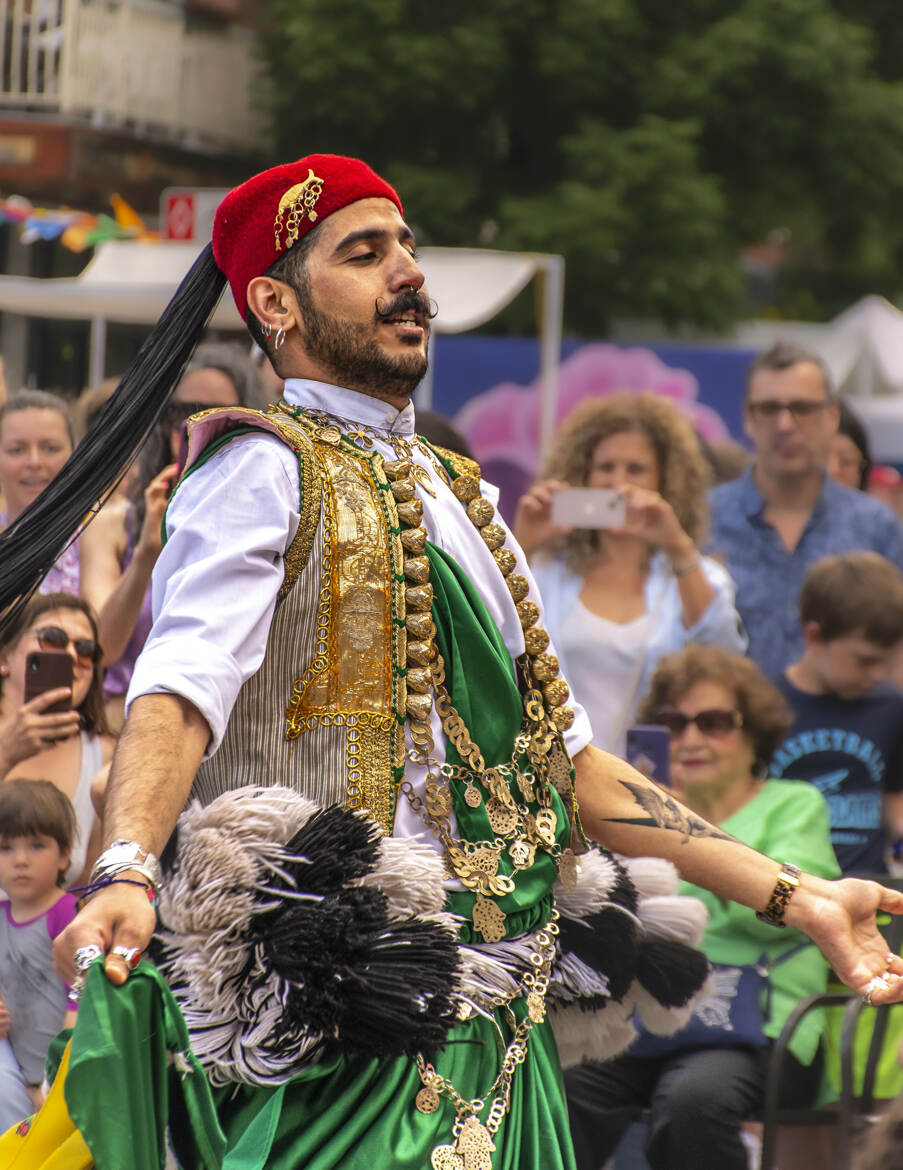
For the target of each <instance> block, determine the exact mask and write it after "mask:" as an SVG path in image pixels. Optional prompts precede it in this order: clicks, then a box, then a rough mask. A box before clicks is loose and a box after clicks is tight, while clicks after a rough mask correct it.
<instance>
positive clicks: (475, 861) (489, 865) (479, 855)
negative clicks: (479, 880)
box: [464, 845, 499, 877]
mask: <svg viewBox="0 0 903 1170" xmlns="http://www.w3.org/2000/svg"><path fill="white" fill-rule="evenodd" d="M464 856H465V858H466V862H467V864H468V865H469V866H470V868H471V869H474V870H476V872H477V873H485V874H486V875H487V876H489V877H494V876H495V875H496V873H498V868H499V850H498V849H497V848H493V847H491V846H489V845H478V846H477V848H476V849H471V850H469V851H468V852H467V853H466V854H465V855H464Z"/></svg>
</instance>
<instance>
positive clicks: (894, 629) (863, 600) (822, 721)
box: [770, 552, 903, 874]
mask: <svg viewBox="0 0 903 1170" xmlns="http://www.w3.org/2000/svg"><path fill="white" fill-rule="evenodd" d="M800 617H801V620H802V626H803V636H804V642H805V649H804V651H803V656H802V658H801V659H800V660H799V661H798V662H794V663H792V664H791V665H790V666H788V667H787V669H786V671H785V672H784V674H783V675H781V676H780V677H779V678H778V679H776V680H775V682H776V683H777V686H778V688H779V690H780V691H781V693H782V694H783V695H784V697H785V699H786V700H787V702H788V704H789V706H790V709H791V710H792V711H793V714H794V717H795V718H794V724H793V727H792V728H791V730H790V733H789V734H788V736H787V738H786V739H785V740H784V742H783V743H782V744H781V746H780V748H779V749H778V751H777V754H776V755H775V757H774V760H773V762H772V767H771V773H770V774H771V775H772V776H775V777H779V778H780V777H783V778H786V779H798V780H808V781H809V782H810V783H811V784H814V785H815V786H816V788H818V790H819V791H820V792H821V794H822V795H823V796H824V798H825V800H826V801H827V803H828V810H829V813H830V817H831V840H832V842H833V844H834V851H835V853H836V854H837V861H838V864H839V865H840V868H841V869H842V870H843V872H844V874H851V873H857V874H866V873H884V872H885V871H886V866H885V861H884V854H885V848H886V841H887V840H888V839H890V840H896V839H898V838H900V837H903V691H901V690H900V688H899V687H896V686H894V685H893V684H891V683H889V682H888V681H887V675H888V671H889V669H890V665H891V661H892V659H893V657H894V654H895V653H896V651H897V649H898V647H899V645H900V642H901V639H903V577H901V575H900V572H899V570H898V569H897V568H896V567H895V566H894V565H892V564H891V563H890V561H887V560H885V559H884V557H881V556H879V555H878V554H877V553H871V552H855V553H846V554H844V555H842V556H833V557H825V558H824V559H823V560H820V561H816V563H815V564H814V565H812V567H811V568H810V569H809V571H808V573H807V574H806V577H805V580H804V582H803V588H802V593H801V594H800Z"/></svg>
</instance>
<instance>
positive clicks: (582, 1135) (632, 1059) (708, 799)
mask: <svg viewBox="0 0 903 1170" xmlns="http://www.w3.org/2000/svg"><path fill="white" fill-rule="evenodd" d="M639 718H640V720H641V721H642V722H644V723H658V724H664V725H665V726H667V727H669V728H670V730H671V776H672V784H673V787H674V789H675V792H676V795H677V796H678V797H679V798H680V799H681V800H682V801H683V802H684V803H685V804H686V805H688V806H689V807H690V808H691V809H693V810H694V811H695V812H697V813H699V814H700V815H701V816H704V817H705V818H706V819H707V820H709V821H711V822H712V823H714V824H717V825H720V826H721V827H722V828H724V829H725V830H726V831H727V832H729V833H730V834H731V835H732V836H734V837H737V838H739V840H741V841H744V842H746V844H748V845H751V846H752V847H753V848H755V849H759V850H761V851H762V852H763V853H768V854H770V855H771V856H772V857H778V858H780V857H793V858H794V861H798V862H799V864H800V865H801V866H803V867H804V868H805V869H807V870H809V871H811V872H812V873H816V874H819V875H821V876H823V877H838V876H839V873H840V871H839V869H838V867H837V862H836V860H835V857H834V851H833V849H832V846H831V840H830V836H829V832H828V810H827V806H826V805H825V802H824V800H823V798H822V796H821V795H820V793H819V792H818V791H817V790H816V789H815V788H813V787H812V785H811V784H807V783H804V782H800V781H794V780H789V781H788V780H768V779H765V775H766V768H767V766H768V762H769V761H770V759H771V757H772V755H773V753H774V751H775V749H776V747H777V745H778V744H779V743H780V742H781V739H782V737H783V735H784V734H785V731H786V728H787V727H788V726H789V724H790V714H789V712H788V710H787V708H786V706H785V704H784V700H783V699H782V697H781V695H780V694H779V693H778V691H777V690H776V689H775V688H774V687H773V686H772V685H771V683H769V682H768V681H767V679H765V677H764V676H763V675H762V674H761V672H760V671H759V669H758V667H757V666H756V665H755V664H754V663H753V662H752V661H750V660H749V659H747V658H740V657H738V656H736V655H733V654H729V653H727V652H726V651H724V650H721V649H719V648H717V647H713V646H690V647H688V648H687V649H686V650H683V651H682V652H680V653H679V654H672V655H669V656H668V657H666V658H663V659H662V660H661V662H660V663H659V666H658V668H657V669H656V671H655V674H654V675H653V677H652V681H651V689H650V692H649V695H648V697H647V699H646V701H645V703H644V705H643V707H642V708H641V710H640V714H639ZM681 893H685V894H693V895H695V896H696V897H697V898H701V899H702V900H703V901H704V902H705V904H706V906H707V908H708V912H709V922H708V927H707V929H706V933H705V937H704V939H703V943H702V949H703V950H704V951H705V953H706V954H707V955H708V957H709V958H710V959H711V960H712V961H713V962H715V963H726V964H737V965H746V964H755V963H757V962H758V961H759V960H760V959H761V958H762V957H763V956H764V958H765V959H766V961H767V962H773V961H774V960H775V959H778V958H780V957H781V956H782V955H784V954H785V953H787V952H789V951H794V953H793V954H792V955H790V956H789V957H787V958H786V959H785V960H784V961H783V962H780V963H778V964H776V965H775V966H774V967H773V968H772V970H771V972H770V975H769V982H770V990H771V995H770V1010H769V1014H768V1018H767V1020H766V1022H765V1027H764V1031H765V1034H766V1036H767V1037H769V1038H771V1039H773V1038H775V1037H777V1036H778V1035H779V1033H780V1031H781V1027H782V1026H783V1024H784V1021H785V1020H786V1018H787V1016H788V1015H789V1014H790V1011H791V1010H792V1008H793V1007H794V1006H795V1004H796V1003H797V1002H798V1001H799V1000H800V999H802V998H803V997H804V996H807V995H810V994H812V993H814V992H818V991H823V990H824V987H825V979H826V975H827V964H826V963H825V960H824V959H823V958H822V956H821V954H820V953H819V952H818V950H817V949H816V948H815V947H814V946H805V945H804V946H802V947H800V944H801V943H802V944H805V943H806V942H807V939H806V938H805V936H804V935H802V934H800V933H799V932H798V931H794V930H792V929H788V930H779V931H778V930H775V929H774V927H772V926H769V925H767V924H765V923H763V922H760V921H758V920H757V918H756V916H755V914H754V913H753V911H752V910H748V909H746V908H745V907H743V906H739V905H737V904H736V903H732V902H726V901H724V900H722V899H720V898H718V897H716V896H715V895H713V894H710V893H709V892H708V891H706V890H702V889H700V888H699V887H698V886H693V885H690V884H689V883H686V882H684V883H682V884H681ZM798 947H800V949H798V950H796V949H795V948H798ZM821 1028H822V1021H821V1020H819V1019H818V1017H817V1016H815V1015H810V1016H809V1017H808V1018H807V1019H806V1021H805V1023H804V1025H803V1026H802V1027H801V1028H800V1029H799V1030H798V1032H797V1034H796V1036H795V1038H794V1040H793V1043H792V1044H791V1058H790V1059H791V1062H792V1063H793V1064H795V1067H794V1068H793V1070H792V1074H791V1075H789V1076H788V1077H787V1078H786V1084H787V1086H788V1090H789V1092H790V1093H791V1094H792V1099H788V1100H786V1102H785V1103H786V1104H788V1105H800V1106H801V1105H805V1104H808V1103H810V1102H811V1100H812V1099H813V1098H814V1096H815V1093H816V1091H817V1088H818V1084H819V1080H820V1075H821V1063H822V1062H821V1053H820V1049H819V1041H820V1035H821ZM767 1061H768V1047H766V1048H764V1049H763V1048H740V1047H729V1048H706V1049H698V1048H697V1049H694V1050H691V1051H686V1050H685V1051H680V1050H678V1051H675V1052H671V1053H670V1054H668V1055H665V1056H656V1057H643V1056H640V1055H631V1054H630V1052H628V1053H627V1054H626V1055H624V1056H622V1057H619V1058H618V1059H616V1060H613V1061H610V1062H608V1063H606V1064H598V1065H586V1066H583V1067H581V1068H577V1069H572V1070H571V1071H570V1072H569V1073H568V1074H567V1075H566V1083H567V1089H568V1108H569V1112H570V1118H571V1129H572V1133H573V1136H574V1144H575V1148H576V1152H577V1164H578V1167H579V1170H598V1168H599V1167H600V1166H602V1164H603V1163H604V1162H605V1161H606V1159H607V1158H608V1156H609V1155H610V1154H611V1152H612V1151H613V1150H614V1148H615V1147H616V1146H617V1144H618V1141H619V1139H620V1137H621V1134H622V1133H623V1131H624V1129H625V1128H626V1127H627V1126H628V1124H629V1123H630V1122H631V1121H632V1120H634V1119H635V1118H636V1116H637V1114H638V1112H639V1110H641V1109H645V1108H649V1109H650V1110H651V1120H650V1125H649V1131H648V1137H647V1141H646V1156H647V1158H648V1160H649V1164H650V1166H651V1167H652V1168H653V1170H708V1168H712V1170H716V1168H717V1170H746V1166H747V1157H746V1152H745V1149H744V1146H743V1143H742V1140H741V1137H740V1123H741V1122H742V1121H743V1120H744V1119H745V1118H747V1117H748V1116H749V1115H750V1114H751V1113H753V1112H754V1111H755V1110H756V1109H758V1108H760V1107H761V1104H762V1100H763V1095H764V1087H765V1074H766V1068H767Z"/></svg>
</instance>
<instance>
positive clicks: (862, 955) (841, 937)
mask: <svg viewBox="0 0 903 1170" xmlns="http://www.w3.org/2000/svg"><path fill="white" fill-rule="evenodd" d="M805 880H806V882H807V883H809V884H811V885H812V886H815V894H816V896H815V898H814V899H813V901H812V904H811V905H810V906H809V907H808V909H807V911H806V918H805V920H802V921H800V922H799V923H798V924H797V923H794V925H799V927H800V929H801V930H804V931H805V932H806V934H808V935H809V937H810V938H811V939H812V941H813V942H814V943H815V944H816V945H817V946H818V948H819V950H820V951H821V952H822V954H823V955H824V956H825V958H826V959H827V960H828V962H829V963H830V964H831V966H832V967H833V969H834V972H835V974H836V975H837V977H838V978H839V979H841V980H842V981H843V982H844V983H845V984H846V985H847V986H848V987H851V988H852V989H853V990H854V991H856V992H858V993H859V994H860V995H865V994H866V992H867V991H870V1002H871V1003H875V1004H880V1003H897V1002H899V1001H903V978H901V976H903V959H901V958H900V957H899V956H897V955H894V956H893V957H892V958H890V956H889V952H888V949H887V942H886V940H885V939H884V937H883V935H882V934H881V932H880V930H879V929H878V927H877V925H876V922H875V915H876V913H877V912H878V911H879V910H884V911H888V912H889V913H891V914H900V913H903V893H901V892H899V891H897V890H889V889H887V888H886V887H885V886H881V885H878V883H877V882H868V881H860V880H859V879H857V878H845V879H843V880H842V881H834V882H827V881H821V880H820V879H816V878H813V877H812V876H811V875H808V874H807V875H806V878H805ZM815 883H818V884H817V886H816V885H815ZM792 905H793V902H792V901H791V906H792ZM889 959H890V961H888V960H889ZM876 976H877V977H881V978H883V979H884V981H885V982H886V983H887V985H888V986H887V987H886V988H881V987H875V988H872V989H870V986H869V985H870V983H871V982H872V981H873V980H874V979H875V977H876Z"/></svg>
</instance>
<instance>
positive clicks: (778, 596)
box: [710, 469, 903, 678]
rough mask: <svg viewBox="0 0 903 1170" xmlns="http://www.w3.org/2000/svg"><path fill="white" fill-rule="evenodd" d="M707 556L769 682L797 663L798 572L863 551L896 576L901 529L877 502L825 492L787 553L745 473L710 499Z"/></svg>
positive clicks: (828, 482)
mask: <svg viewBox="0 0 903 1170" xmlns="http://www.w3.org/2000/svg"><path fill="white" fill-rule="evenodd" d="M710 502H711V508H712V535H711V542H710V552H711V555H712V556H714V557H716V558H718V559H719V560H721V561H723V563H724V564H725V565H726V566H727V568H728V570H729V571H730V574H731V576H732V577H733V579H734V583H735V584H736V586H737V599H736V606H737V609H738V611H739V613H740V616H741V618H742V619H743V624H744V625H745V627H746V632H747V634H748V635H749V650H748V654H749V656H750V658H753V659H754V660H755V661H756V662H757V663H758V664H759V666H760V667H761V669H762V670H763V672H764V673H765V674H766V675H767V676H768V677H769V678H774V677H776V676H777V675H779V674H780V673H781V672H782V671H783V670H784V668H785V667H786V666H788V665H789V664H790V663H791V662H795V661H797V660H798V659H799V658H800V656H801V655H802V651H803V638H802V630H801V628H800V618H799V596H800V589H801V587H802V584H803V578H804V577H805V575H806V570H807V569H808V568H809V566H810V565H811V564H812V563H813V562H814V561H817V560H819V559H820V558H821V557H826V556H832V555H835V554H837V553H845V552H853V551H854V550H857V549H867V550H869V551H871V552H876V553H880V554H881V555H882V556H884V557H887V559H888V560H890V561H893V563H894V564H895V565H896V566H897V568H898V569H900V571H901V572H903V528H901V526H900V522H899V520H898V519H897V517H896V515H895V514H894V513H893V512H892V511H891V509H890V508H888V507H887V506H886V505H885V504H882V503H881V501H880V500H876V499H874V498H873V497H872V496H868V495H866V494H865V493H864V492H858V491H855V490H854V489H853V488H846V487H841V486H840V484H837V483H835V482H834V481H833V480H832V479H829V478H828V477H827V476H826V477H825V485H824V487H823V489H822V492H821V495H820V496H819V497H818V501H817V502H816V505H815V508H814V509H813V511H812V515H811V516H810V517H809V520H808V522H807V524H806V527H805V528H804V529H803V534H802V536H801V537H800V539H799V543H798V544H797V546H796V548H795V549H794V550H793V552H788V551H787V549H786V548H785V547H784V545H783V544H782V543H781V540H780V537H779V536H778V534H777V532H776V531H775V529H774V528H773V527H772V526H771V525H770V524H769V523H768V522H767V521H766V520H765V517H764V512H765V500H764V498H763V496H762V493H761V492H760V491H759V489H758V487H757V486H756V482H755V480H754V479H753V473H752V469H748V470H747V471H745V472H744V473H743V475H742V476H741V477H740V479H738V480H735V481H734V482H732V483H723V484H720V485H719V486H718V487H716V488H714V489H713V490H712V492H711V495H710Z"/></svg>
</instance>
